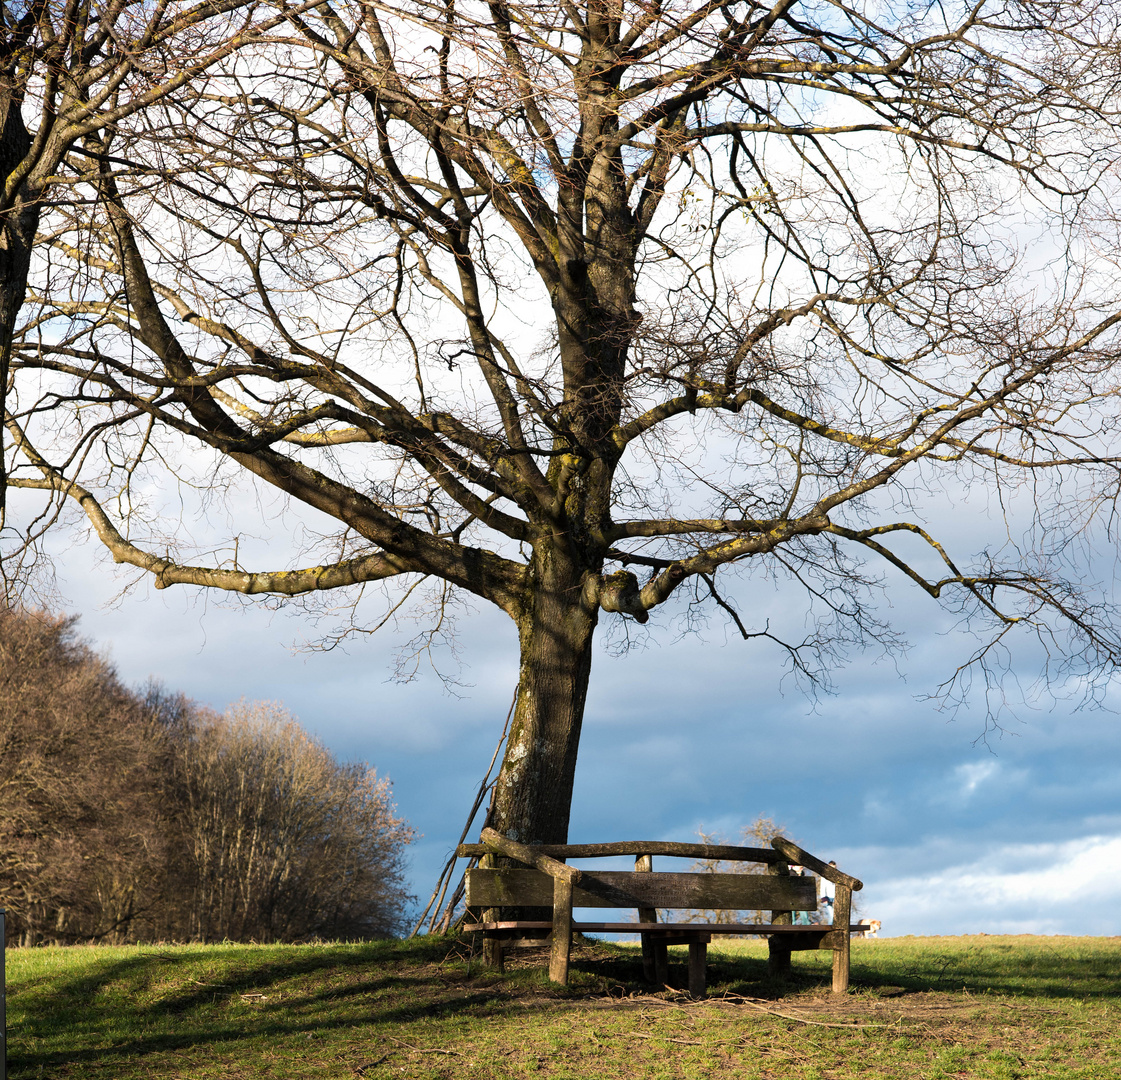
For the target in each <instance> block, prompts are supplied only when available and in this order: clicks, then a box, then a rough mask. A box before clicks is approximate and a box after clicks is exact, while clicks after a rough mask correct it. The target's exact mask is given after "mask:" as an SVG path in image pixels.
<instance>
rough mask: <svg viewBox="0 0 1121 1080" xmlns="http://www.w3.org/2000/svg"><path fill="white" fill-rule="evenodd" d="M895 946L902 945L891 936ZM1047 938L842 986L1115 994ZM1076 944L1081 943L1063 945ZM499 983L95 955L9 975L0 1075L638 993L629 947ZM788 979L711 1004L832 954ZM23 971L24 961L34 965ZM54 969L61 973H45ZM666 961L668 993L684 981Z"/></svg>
mask: <svg viewBox="0 0 1121 1080" xmlns="http://www.w3.org/2000/svg"><path fill="white" fill-rule="evenodd" d="M899 940H901V941H902V940H903V939H899ZM1069 940H1070V939H1068V943H1067V944H1055V943H1053V941H1049V939H1043V938H1041V939H1036V940H1035V941H1034V942H1030V943H1026V944H1025V943H1023V942H1016V943H1014V944H1009V945H1004V944H1001V943H1000V942H998V941H994V942H992V943H985V942H984V940H983V939H980V940H979V941H978V943H976V944H974V943H971V942H970V940H969V939H960V938H959V939H953V943H952V944H949V943H947V944H941V943H939V942H938V939H927V941H926V942H923V943H915V944H910V945H908V944H906V943H905V942H904V943H903V944H895V943H893V940H891V939H888V940H885V941H883V942H877V943H874V944H872V945H864V946H862V947H857V948H854V953H853V964H852V985H853V989H854V990H855V991H856V992H858V993H862V992H863V993H871V994H873V995H875V994H876V993H878V992H881V991H887V990H889V989H890V990H891V991H892V992H893V993H898V991H899V990H900V989H901V990H902V991H904V992H930V991H934V992H942V993H960V992H962V991H969V992H972V993H992V994H998V995H1009V996H1014V997H1020V998H1034V999H1037V1000H1046V999H1069V998H1078V999H1098V1000H1103V999H1117V998H1121V981H1119V980H1118V978H1117V974H1116V973H1117V970H1118V966H1119V963H1118V962H1119V961H1121V942H1118V943H1115V944H1114V945H1112V946H1111V945H1109V944H1108V943H1099V944H1098V945H1097V946H1095V947H1089V946H1082V947H1079V946H1078V945H1077V944H1075V945H1071V944H1069ZM1073 940H1074V941H1075V942H1077V940H1078V939H1073ZM539 953H540V954H539V955H533V954H527V955H525V956H523V957H519V958H518V959H517V961H515V962H513V963H512V965H511V966H512V968H513V970H511V971H509V972H508V973H507V974H506V975H502V976H499V975H496V974H494V973H491V972H486V971H484V970H482V969H481V968H480V966H479V964H478V962H477V961H472V960H470V959H468V957H469V952H468V950H467V949H466V948H464V947H462V946H460V947H458V949H457V944H456V942H455V941H453V940H450V939H443V938H437V939H432V940H424V939H421V940H420V941H414V942H372V943H366V944H362V945H350V946H335V945H327V946H315V947H305V948H291V947H275V948H262V949H251V948H239V947H236V946H235V947H229V948H221V947H219V948H208V947H205V946H198V947H194V948H178V949H168V950H166V951H161V950H158V949H155V948H149V949H144V950H139V951H136V952H128V951H126V952H125V954H124V955H120V954H119V953H115V952H110V951H106V952H105V953H98V952H97V951H96V950H90V952H88V953H85V954H83V953H80V952H78V951H77V950H76V951H75V952H74V953H73V954H72V956H73V957H74V961H75V962H74V964H73V965H70V964H69V962H68V961H69V957H61V956H60V960H62V961H63V962H60V963H58V964H57V965H56V966H55V969H54V970H53V971H48V970H47V968H48V967H49V965H47V966H44V969H43V972H41V973H35V974H31V975H29V976H28V977H27V978H25V979H23V980H19V979H16V980H14V985H12V986H11V987H10V989H11V990H13V991H14V992H13V993H10V994H9V1002H8V1004H9V1029H10V1035H11V1037H12V1041H11V1044H10V1048H9V1052H10V1056H9V1061H10V1063H11V1066H12V1072H11V1075H12V1076H13V1077H17V1078H18V1077H21V1076H50V1075H55V1074H56V1072H57V1071H58V1070H59V1069H60V1068H61V1067H62V1066H65V1065H69V1066H72V1067H75V1068H78V1069H80V1068H81V1067H82V1065H83V1063H88V1064H92V1063H94V1062H99V1061H100V1062H102V1063H104V1062H107V1061H110V1060H123V1059H127V1058H134V1057H143V1056H145V1055H148V1054H160V1053H190V1052H191V1051H196V1050H200V1049H202V1048H204V1047H211V1048H215V1047H217V1048H221V1047H223V1046H224V1045H228V1046H229V1047H230V1048H231V1051H232V1050H233V1047H234V1046H235V1044H236V1046H237V1051H236V1052H237V1053H239V1054H241V1053H244V1052H245V1049H246V1048H247V1047H251V1046H253V1044H254V1043H255V1042H256V1043H257V1045H258V1046H261V1047H264V1046H265V1045H266V1044H270V1043H276V1042H278V1041H287V1044H288V1045H289V1046H290V1047H291V1046H293V1045H295V1042H296V1040H298V1039H299V1038H300V1037H301V1036H306V1037H308V1038H312V1039H314V1038H316V1037H318V1036H320V1035H322V1036H324V1037H326V1036H327V1035H328V1034H329V1033H331V1032H335V1031H349V1030H353V1031H355V1032H356V1033H360V1034H358V1035H357V1036H356V1037H358V1038H360V1039H370V1038H376V1037H377V1036H378V1031H379V1029H380V1028H382V1027H383V1026H384V1027H390V1028H393V1029H394V1030H398V1031H399V1030H400V1029H401V1028H402V1027H403V1026H408V1025H409V1024H412V1023H415V1022H417V1021H422V1020H432V1019H456V1018H473V1019H476V1020H478V1019H481V1018H484V1017H495V1018H498V1017H501V1016H503V1015H505V1014H507V1013H510V1012H511V1011H513V1010H518V1011H523V1010H524V1008H525V1005H526V1003H527V1000H528V999H532V1001H533V1003H534V1004H535V1005H536V1006H538V1007H541V1006H544V1007H549V1005H550V1003H552V1004H555V1005H557V1006H562V1007H563V1005H564V1004H565V1003H573V1002H575V1001H580V1000H587V999H588V998H589V997H590V998H603V997H613V998H623V997H627V996H630V995H632V994H635V995H643V994H648V993H650V992H651V991H652V990H655V989H656V988H652V987H650V986H649V984H647V983H646V982H645V981H644V979H643V974H642V962H641V957H640V955H639V954H638V952H637V951H636V950H634V949H625V948H620V947H618V946H615V945H612V944H606V943H589V944H588V945H585V946H581V947H579V948H578V949H577V950H576V951H575V954H574V957H573V965H572V978H571V986H570V987H569V988H567V989H563V988H559V987H555V986H552V985H551V984H549V983H548V982H547V975H546V972H545V965H546V963H547V958H546V956H547V954H546V951H545V950H544V949H542V950H540V951H539ZM801 955H802V956H805V957H806V958H807V959H806V960H803V961H801V962H800V957H795V960H794V970H793V971H792V973H791V975H790V976H789V977H787V978H785V979H774V978H771V977H770V976H769V975H768V973H767V961H766V954H765V952H762V951H761V950H755V951H753V952H752V951H747V952H745V953H744V954H742V955H735V954H732V953H716V954H712V955H711V957H710V964H709V988H710V995H711V996H713V997H718V996H720V995H721V994H722V993H724V992H730V993H733V994H738V995H742V996H745V997H754V998H761V999H772V1000H776V999H779V998H782V997H783V996H787V995H791V994H799V993H805V992H813V991H817V990H820V989H824V988H826V987H828V986H829V983H830V974H829V957H828V956H827V955H826V954H825V953H821V954H801ZM29 970H30V968H29ZM55 971H57V972H58V973H57V974H56V973H55ZM685 974H686V972H685V966H684V964H683V963H680V962H678V963H673V962H671V985H673V984H675V983H676V985H677V986H679V987H681V986H683V985H684V982H685Z"/></svg>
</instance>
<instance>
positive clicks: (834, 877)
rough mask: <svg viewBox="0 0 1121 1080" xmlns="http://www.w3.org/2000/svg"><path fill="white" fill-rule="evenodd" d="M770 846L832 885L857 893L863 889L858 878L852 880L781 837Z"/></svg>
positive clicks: (847, 875) (776, 838)
mask: <svg viewBox="0 0 1121 1080" xmlns="http://www.w3.org/2000/svg"><path fill="white" fill-rule="evenodd" d="M771 846H772V847H773V848H774V849H775V850H776V851H778V852H781V853H782V855H784V856H785V857H786V858H787V859H789V860H790V861H791V862H792V863H794V864H795V865H797V866H805V867H808V868H809V869H810V870H813V871H814V872H815V873H818V874H820V875H821V876H822V877H823V878H825V880H826V881H832V882H833V884H834V885H847V886H848V887H849V888H850V889H856V890H857V892H859V891H860V890H861V889H863V888H864V882H863V881H861V880H860V878H854V877H852V876H851V875H850V874H846V873H844V872H843V871H841V870H838V869H837V868H836V867H835V866H830V865H829V864H828V863H827V862H823V861H822V860H821V859H819V858H818V857H817V856H816V855H811V854H810V853H809V852H808V851H806V850H804V849H803V848H800V847H799V846H798V845H797V844H795V843H794V842H793V841H791V840H787V839H786V838H785V837H783V836H776V837H775V838H774V839H773V840H772V841H771Z"/></svg>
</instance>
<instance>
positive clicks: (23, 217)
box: [0, 65, 39, 523]
mask: <svg viewBox="0 0 1121 1080" xmlns="http://www.w3.org/2000/svg"><path fill="white" fill-rule="evenodd" d="M6 66H7V65H6ZM20 97H21V95H20V94H18V93H17V91H16V87H15V85H14V79H13V75H12V73H11V71H10V70H7V71H4V72H3V73H0V181H2V184H3V186H2V187H0V523H2V522H3V519H4V508H5V505H6V499H5V492H6V490H7V472H6V468H5V464H4V417H5V410H6V408H7V398H8V372H9V369H10V365H11V360H12V339H13V338H14V336H15V328H16V319H17V318H18V317H19V312H20V309H21V308H22V307H23V302H24V300H25V299H26V297H27V277H28V273H29V271H30V268H31V245H32V243H33V242H34V240H35V230H36V228H37V227H38V224H39V208H38V205H37V204H34V203H32V204H31V205H28V204H27V203H26V201H25V200H24V198H22V197H21V195H20V194H17V193H16V192H11V193H9V192H7V191H6V189H7V188H8V187H9V186H10V181H11V178H12V174H13V173H15V172H16V170H17V169H18V168H19V166H20V165H22V164H23V160H24V158H25V156H26V155H27V153H28V151H29V150H30V149H31V136H30V135H29V134H28V131H27V128H26V127H25V126H24V122H23V115H22V113H21V112H20Z"/></svg>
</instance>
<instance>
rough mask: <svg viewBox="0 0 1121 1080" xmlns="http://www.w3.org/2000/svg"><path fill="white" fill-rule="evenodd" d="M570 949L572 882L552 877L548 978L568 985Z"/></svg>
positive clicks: (562, 984)
mask: <svg viewBox="0 0 1121 1080" xmlns="http://www.w3.org/2000/svg"><path fill="white" fill-rule="evenodd" d="M571 950H572V882H571V881H567V880H565V879H564V878H554V879H553V948H552V952H551V953H550V955H549V978H550V979H552V980H553V982H555V983H560V984H561V986H567V985H568V959H569V955H570V953H571Z"/></svg>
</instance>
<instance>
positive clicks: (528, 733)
mask: <svg viewBox="0 0 1121 1080" xmlns="http://www.w3.org/2000/svg"><path fill="white" fill-rule="evenodd" d="M559 548H560V545H559V544H557V543H556V542H555V541H549V542H546V543H545V544H542V545H540V546H539V547H538V549H537V550H536V552H535V554H534V563H535V570H536V574H535V575H534V576H535V578H536V580H535V581H533V582H531V584H530V586H529V587H528V588H527V589H526V593H525V608H524V615H523V617H522V618H521V619H519V620H518V636H519V639H520V645H521V672H520V682H519V685H518V703H517V708H516V709H515V711H514V717H513V720H512V722H511V725H510V735H509V738H508V739H507V743H506V755H505V757H504V759H503V762H502V770H501V772H500V773H499V777H498V782H497V785H496V788H495V798H494V813H493V816H492V818H491V825H492V827H493V828H495V829H497V830H498V831H499V832H500V833H502V834H503V835H505V836H509V837H511V838H513V839H515V840H519V841H521V842H522V843H531V844H532V843H562V844H563V843H564V842H565V841H566V840H567V839H568V818H569V810H570V805H571V800H572V785H573V780H574V779H575V775H576V751H577V747H578V745H579V742H580V728H581V724H582V723H583V719H584V703H585V700H586V698H587V693H588V678H589V676H590V674H591V667H592V638H593V635H594V632H595V627H596V622H597V617H598V608H597V606H596V604H595V603H590V602H588V600H587V598H586V597H585V591H584V578H585V573H584V572H583V571H581V569H580V568H579V567H578V566H576V565H575V564H574V562H573V561H572V560H571V559H569V558H567V557H566V555H565V553H564V552H563V551H562V550H559Z"/></svg>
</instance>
